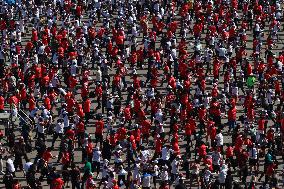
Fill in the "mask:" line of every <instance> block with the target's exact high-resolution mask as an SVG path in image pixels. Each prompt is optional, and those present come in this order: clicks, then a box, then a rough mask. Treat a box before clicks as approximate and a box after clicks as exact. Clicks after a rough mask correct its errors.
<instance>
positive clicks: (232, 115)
mask: <svg viewBox="0 0 284 189" xmlns="http://www.w3.org/2000/svg"><path fill="white" fill-rule="evenodd" d="M236 119H237V109H236V107H235V106H231V107H230V109H229V111H228V125H229V132H230V131H231V129H234V128H235V125H236Z"/></svg>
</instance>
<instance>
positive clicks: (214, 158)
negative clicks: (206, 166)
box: [212, 151, 222, 165]
mask: <svg viewBox="0 0 284 189" xmlns="http://www.w3.org/2000/svg"><path fill="white" fill-rule="evenodd" d="M221 158H222V156H221V154H220V152H216V151H215V152H213V153H212V164H213V165H220V161H221Z"/></svg>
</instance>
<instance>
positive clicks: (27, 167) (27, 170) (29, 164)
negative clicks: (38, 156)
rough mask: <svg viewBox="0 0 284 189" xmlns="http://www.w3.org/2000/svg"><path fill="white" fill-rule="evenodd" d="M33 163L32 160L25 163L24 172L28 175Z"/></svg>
mask: <svg viewBox="0 0 284 189" xmlns="http://www.w3.org/2000/svg"><path fill="white" fill-rule="evenodd" d="M32 165H33V163H32V162H26V163H25V164H24V170H23V171H24V174H25V175H26V174H27V172H29V170H30V167H31V166H32Z"/></svg>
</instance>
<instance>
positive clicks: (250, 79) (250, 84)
mask: <svg viewBox="0 0 284 189" xmlns="http://www.w3.org/2000/svg"><path fill="white" fill-rule="evenodd" d="M255 81H256V79H255V76H254V75H250V76H248V79H247V86H248V88H249V89H253V88H254V83H255Z"/></svg>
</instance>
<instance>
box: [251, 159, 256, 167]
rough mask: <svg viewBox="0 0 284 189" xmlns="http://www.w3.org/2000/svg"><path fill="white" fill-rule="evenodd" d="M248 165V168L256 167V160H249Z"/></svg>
mask: <svg viewBox="0 0 284 189" xmlns="http://www.w3.org/2000/svg"><path fill="white" fill-rule="evenodd" d="M249 165H250V166H256V165H257V159H249Z"/></svg>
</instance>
